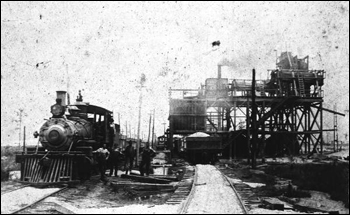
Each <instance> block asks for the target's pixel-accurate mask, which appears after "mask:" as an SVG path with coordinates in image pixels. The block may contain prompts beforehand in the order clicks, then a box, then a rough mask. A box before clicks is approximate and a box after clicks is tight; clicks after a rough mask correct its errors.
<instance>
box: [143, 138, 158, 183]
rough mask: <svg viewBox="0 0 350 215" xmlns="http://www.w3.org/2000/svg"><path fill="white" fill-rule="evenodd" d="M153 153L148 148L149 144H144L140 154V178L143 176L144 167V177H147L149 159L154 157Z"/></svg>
mask: <svg viewBox="0 0 350 215" xmlns="http://www.w3.org/2000/svg"><path fill="white" fill-rule="evenodd" d="M155 154H156V153H155V151H154V150H153V149H152V148H150V147H149V143H147V144H146V147H145V148H144V149H143V152H142V161H141V164H140V173H141V176H144V169H143V166H145V165H146V175H147V176H149V171H150V169H149V168H150V165H151V159H152V158H153V157H154V156H155Z"/></svg>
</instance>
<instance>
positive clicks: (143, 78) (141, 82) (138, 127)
mask: <svg viewBox="0 0 350 215" xmlns="http://www.w3.org/2000/svg"><path fill="white" fill-rule="evenodd" d="M145 81H146V76H145V74H143V73H142V74H141V78H140V98H139V121H138V124H137V142H136V166H138V165H139V154H140V145H141V143H140V126H141V106H142V88H143V84H144V83H145Z"/></svg>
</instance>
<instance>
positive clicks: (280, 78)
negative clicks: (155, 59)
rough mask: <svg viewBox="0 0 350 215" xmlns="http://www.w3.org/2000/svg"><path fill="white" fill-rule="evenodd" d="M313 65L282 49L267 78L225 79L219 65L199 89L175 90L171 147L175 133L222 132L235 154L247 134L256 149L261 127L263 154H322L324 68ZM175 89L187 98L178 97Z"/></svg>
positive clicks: (259, 143)
mask: <svg viewBox="0 0 350 215" xmlns="http://www.w3.org/2000/svg"><path fill="white" fill-rule="evenodd" d="M308 65H309V61H308V57H305V58H302V59H298V58H297V56H295V57H291V53H290V52H283V53H282V54H281V56H280V57H279V61H277V68H276V69H274V70H269V72H270V77H269V78H268V79H266V80H256V81H255V79H254V80H247V79H245V80H244V79H233V80H229V79H227V78H222V77H221V68H220V66H219V67H218V77H217V78H209V79H206V82H205V85H203V86H201V87H200V88H199V89H196V90H190V89H170V92H169V94H170V114H169V135H170V136H169V138H168V140H169V144H170V145H169V147H170V148H171V142H172V135H174V134H182V135H189V134H192V133H195V132H198V131H200V132H205V133H208V134H210V135H214V136H221V137H222V143H223V144H221V147H222V149H225V148H226V147H229V150H228V151H229V157H230V159H231V158H232V155H233V157H236V156H237V154H238V151H237V150H236V149H237V147H242V146H241V145H242V144H243V143H242V140H240V141H238V139H239V137H242V136H243V137H245V141H246V146H244V147H246V148H247V151H248V154H250V153H251V142H252V133H253V132H256V133H257V137H258V138H257V140H255V141H258V145H257V147H258V148H259V152H260V154H261V156H262V157H264V152H269V153H270V155H271V154H272V156H278V155H282V154H289V155H295V154H300V153H305V154H312V153H323V137H322V135H323V130H324V128H323V111H329V110H328V109H325V108H323V90H322V86H323V84H324V79H325V71H324V70H309V69H308ZM253 83H254V86H253ZM174 92H176V93H178V94H180V95H183V97H182V98H179V97H177V98H176V99H173V98H172V95H173V94H174ZM179 92H180V93H179ZM186 95H191V96H186ZM253 96H254V97H255V98H254V100H255V101H254V103H253ZM253 108H254V110H253ZM255 113H256V114H255ZM333 113H335V112H334V111H333ZM252 114H254V115H256V116H255V117H252ZM335 114H340V115H342V114H341V113H335ZM253 119H256V123H255V124H256V126H255V127H253ZM335 129H336V128H335ZM329 130H331V129H327V131H329ZM269 141H270V143H269ZM271 141H272V142H273V141H274V142H279V143H277V144H272V143H271ZM243 145H244V144H243ZM271 145H273V147H272V148H271ZM261 151H262V152H261Z"/></svg>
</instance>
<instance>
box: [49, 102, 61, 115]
mask: <svg viewBox="0 0 350 215" xmlns="http://www.w3.org/2000/svg"><path fill="white" fill-rule="evenodd" d="M51 113H52V115H53V116H55V117H58V116H62V115H63V114H64V108H63V106H62V105H59V104H55V105H52V106H51Z"/></svg>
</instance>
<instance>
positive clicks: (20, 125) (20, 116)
mask: <svg viewBox="0 0 350 215" xmlns="http://www.w3.org/2000/svg"><path fill="white" fill-rule="evenodd" d="M22 113H23V109H19V112H17V114H19V140H18V148H19V149H20V148H21V130H22Z"/></svg>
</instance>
